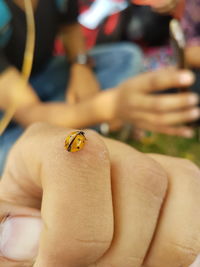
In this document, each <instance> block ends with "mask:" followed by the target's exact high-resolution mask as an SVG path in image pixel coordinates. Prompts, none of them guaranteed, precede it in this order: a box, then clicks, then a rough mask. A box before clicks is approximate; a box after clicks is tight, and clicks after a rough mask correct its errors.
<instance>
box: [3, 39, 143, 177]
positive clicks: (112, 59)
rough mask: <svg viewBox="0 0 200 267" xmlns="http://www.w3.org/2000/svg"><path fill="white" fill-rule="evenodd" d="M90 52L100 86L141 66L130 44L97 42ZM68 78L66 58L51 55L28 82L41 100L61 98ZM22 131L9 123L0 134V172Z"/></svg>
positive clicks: (113, 82)
mask: <svg viewBox="0 0 200 267" xmlns="http://www.w3.org/2000/svg"><path fill="white" fill-rule="evenodd" d="M90 54H91V55H92V56H93V57H94V59H95V62H96V67H95V73H96V76H97V79H98V80H99V82H100V85H101V87H102V89H107V88H113V87H115V86H116V85H118V84H119V83H120V82H122V81H123V80H125V79H128V78H130V77H132V76H135V75H137V74H138V73H139V72H140V71H141V68H142V56H141V52H140V50H139V48H138V47H137V46H136V45H133V44H129V43H119V44H109V45H101V46H99V47H96V48H94V49H93V50H92V51H91V52H90ZM67 74H68V75H67ZM68 79H69V64H68V63H67V61H66V57H64V56H59V57H54V58H53V59H52V60H51V62H49V64H48V65H47V66H46V68H44V70H43V71H42V72H40V73H39V74H37V75H35V76H33V77H32V78H31V80H30V83H31V85H32V86H33V88H34V89H35V91H36V92H37V94H38V95H39V97H40V99H41V100H42V101H62V100H64V95H65V90H66V86H67V83H68ZM102 108H103V107H102ZM23 131H24V129H23V128H22V127H21V126H19V125H17V124H16V123H11V124H10V125H9V127H8V128H7V130H6V131H5V132H4V134H3V135H2V136H1V137H0V174H1V172H2V170H3V166H4V163H5V160H6V157H7V154H8V152H9V150H10V148H11V147H12V145H13V144H14V143H15V141H16V140H17V139H18V138H19V136H20V135H21V134H22V133H23Z"/></svg>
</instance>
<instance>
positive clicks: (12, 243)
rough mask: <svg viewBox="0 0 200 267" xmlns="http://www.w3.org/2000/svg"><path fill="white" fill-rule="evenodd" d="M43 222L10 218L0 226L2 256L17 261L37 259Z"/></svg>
mask: <svg viewBox="0 0 200 267" xmlns="http://www.w3.org/2000/svg"><path fill="white" fill-rule="evenodd" d="M41 228H42V222H41V219H40V218H36V217H10V218H7V219H6V220H5V221H4V222H3V223H2V224H1V225H0V255H1V256H3V257H5V258H8V259H10V260H15V261H25V260H31V259H33V258H35V257H36V255H37V252H38V246H39V237H40V233H41Z"/></svg>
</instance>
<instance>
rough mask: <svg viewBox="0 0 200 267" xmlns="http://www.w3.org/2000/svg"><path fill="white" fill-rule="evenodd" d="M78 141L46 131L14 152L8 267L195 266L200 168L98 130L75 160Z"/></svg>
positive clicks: (6, 226)
mask: <svg viewBox="0 0 200 267" xmlns="http://www.w3.org/2000/svg"><path fill="white" fill-rule="evenodd" d="M69 132H71V130H70V131H69V130H66V129H64V128H57V127H52V126H48V125H43V124H37V125H34V126H32V127H31V128H29V129H28V130H27V131H26V133H25V134H24V135H23V137H22V138H21V139H20V140H19V141H18V142H17V144H16V145H15V146H14V148H13V149H12V151H11V154H10V157H9V159H8V162H7V166H6V169H5V171H4V174H3V177H2V180H1V183H0V199H1V205H0V218H1V220H2V219H3V222H2V224H1V233H0V252H1V256H0V265H1V267H21V266H26V267H30V266H34V267H40V266H41V267H44V266H45V267H46V266H48V267H55V266H56V267H64V266H70V267H71V266H86V267H89V266H90V267H92V266H98V267H107V266H111V265H114V266H116V267H129V266H130V267H132V266H134V267H141V266H144V267H147V266H148V267H151V266H153V267H160V266H162V267H169V266H170V267H176V266H179V265H180V266H182V267H188V265H189V264H191V263H192V261H193V260H194V258H195V257H196V255H197V254H198V253H199V251H200V236H199V228H200V214H199V212H198V210H199V202H200V194H199V192H200V179H199V178H200V173H199V170H198V168H197V167H196V166H194V165H193V164H192V163H190V162H188V161H185V160H179V159H172V158H170V157H164V156H158V155H150V156H151V157H152V158H153V159H151V158H150V157H148V156H146V155H144V154H142V153H140V152H137V151H136V150H134V149H133V148H131V147H129V146H127V145H125V144H122V143H119V142H117V141H114V140H109V139H104V141H103V140H102V139H101V138H100V137H98V135H97V134H95V133H94V132H91V131H86V138H87V143H86V145H85V147H84V149H83V150H82V151H80V152H78V153H69V152H67V151H65V150H64V148H63V143H64V139H65V137H66V135H67V134H69ZM30 151H31V153H30ZM157 162H159V163H157ZM160 164H161V166H162V167H161V166H160ZM168 183H169V184H168ZM167 188H168V190H167ZM166 192H167V194H166ZM161 208H162V209H161ZM40 209H41V216H42V233H41V238H40V246H39V252H38V253H37V245H38V240H39V235H40V230H41V221H40V220H39V216H40ZM194 236H195V240H194Z"/></svg>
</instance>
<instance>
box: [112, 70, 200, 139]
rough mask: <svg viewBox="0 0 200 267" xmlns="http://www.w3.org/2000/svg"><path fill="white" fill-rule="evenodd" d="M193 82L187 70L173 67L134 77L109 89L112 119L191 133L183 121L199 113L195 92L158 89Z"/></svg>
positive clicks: (179, 133) (173, 132) (170, 132)
mask: <svg viewBox="0 0 200 267" xmlns="http://www.w3.org/2000/svg"><path fill="white" fill-rule="evenodd" d="M193 82H194V76H193V74H192V73H191V72H190V71H180V70H176V69H175V68H167V69H162V70H158V71H154V72H149V73H145V74H141V75H139V76H137V77H134V78H132V79H130V80H128V81H126V82H124V83H122V84H121V85H120V86H119V88H118V89H117V90H113V95H114V96H113V103H114V104H113V107H112V109H113V114H114V115H113V119H114V118H119V119H122V120H123V121H127V122H130V123H132V124H133V125H134V126H135V127H137V128H139V129H144V130H149V131H154V132H160V133H164V134H168V135H177V136H184V137H191V136H192V135H193V130H192V129H191V128H190V127H188V126H183V124H185V123H187V122H191V121H194V120H197V119H198V118H199V117H200V111H199V108H198V107H197V104H198V102H199V98H198V96H197V95H196V94H194V93H192V92H180V93H176V94H170V93H168V94H167V93H165V94H158V93H159V92H161V91H163V90H166V89H167V88H180V87H187V86H190V85H191V84H192V83H193Z"/></svg>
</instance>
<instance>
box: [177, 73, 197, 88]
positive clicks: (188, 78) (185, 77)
mask: <svg viewBox="0 0 200 267" xmlns="http://www.w3.org/2000/svg"><path fill="white" fill-rule="evenodd" d="M194 79H195V77H194V74H193V73H192V72H189V71H184V72H182V73H180V75H179V82H180V83H181V84H182V85H191V84H192V83H193V82H194Z"/></svg>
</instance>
